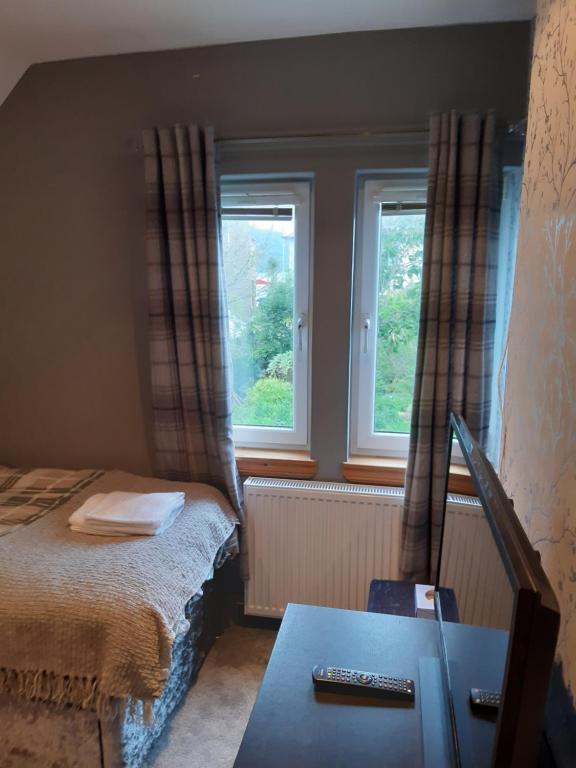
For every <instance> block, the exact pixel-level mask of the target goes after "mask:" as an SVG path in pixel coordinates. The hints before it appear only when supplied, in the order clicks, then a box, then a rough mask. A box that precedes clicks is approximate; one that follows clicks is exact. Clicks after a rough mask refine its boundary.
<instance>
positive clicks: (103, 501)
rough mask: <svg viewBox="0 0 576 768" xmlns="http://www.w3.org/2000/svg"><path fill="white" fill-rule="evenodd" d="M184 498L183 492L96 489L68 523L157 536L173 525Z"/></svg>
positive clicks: (81, 528) (99, 531) (103, 532)
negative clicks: (98, 491) (102, 490)
mask: <svg viewBox="0 0 576 768" xmlns="http://www.w3.org/2000/svg"><path fill="white" fill-rule="evenodd" d="M184 501H185V495H184V493H181V492H176V493H126V492H124V491H114V492H113V493H97V494H95V495H94V496H90V498H89V499H87V500H86V501H85V502H84V504H82V506H81V507H79V508H78V509H77V510H76V511H75V512H74V513H73V514H72V515H70V518H69V520H68V524H69V526H70V528H71V530H73V531H77V532H78V533H91V534H95V535H97V536H157V535H158V534H159V533H162V532H163V531H165V530H166V529H167V528H169V527H170V526H171V525H172V523H173V522H174V520H175V519H176V518H177V517H178V515H179V514H180V512H181V511H182V509H183V508H184Z"/></svg>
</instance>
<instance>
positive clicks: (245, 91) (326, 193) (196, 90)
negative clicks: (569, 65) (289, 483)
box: [0, 23, 530, 478]
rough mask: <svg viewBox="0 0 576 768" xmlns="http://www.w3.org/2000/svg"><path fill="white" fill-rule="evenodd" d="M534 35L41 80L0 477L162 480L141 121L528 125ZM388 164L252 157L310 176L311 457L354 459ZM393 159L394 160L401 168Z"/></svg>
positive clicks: (162, 59)
mask: <svg viewBox="0 0 576 768" xmlns="http://www.w3.org/2000/svg"><path fill="white" fill-rule="evenodd" d="M529 46H530V25H529V24H528V23H510V24H480V25H466V26H459V27H442V28H433V29H415V30H394V31H390V32H370V33H358V34H344V35H328V36H323V37H313V38H301V39H294V40H275V41H268V42H259V43H246V44H240V45H229V46H215V47H208V48H196V49H189V50H182V51H165V52H160V53H144V54H134V55H128V56H107V57H102V58H94V59H82V60H77V61H64V62H54V63H50V64H42V65H38V66H34V67H31V69H30V70H28V72H27V73H26V75H25V77H24V78H23V79H22V80H21V81H20V83H19V84H18V86H17V87H16V88H15V89H14V91H13V92H12V93H11V94H10V96H9V97H8V99H7V100H6V101H5V102H4V104H2V106H0V463H3V462H4V463H10V464H17V465H22V464H24V465H38V464H44V465H46V464H50V465H54V466H79V465H80V466H98V467H119V468H121V469H126V470H131V471H136V472H149V471H150V461H149V426H150V401H149V385H148V363H147V339H146V334H147V317H146V272H145V259H144V236H143V232H144V199H143V179H142V175H143V174H142V157H141V156H140V155H139V154H138V153H137V152H136V151H134V150H135V144H136V143H137V141H138V140H139V136H140V131H141V129H142V128H143V127H149V126H153V125H160V126H162V125H172V124H174V123H176V122H182V123H186V122H201V123H203V122H211V123H213V124H214V126H215V128H216V132H217V135H218V136H219V137H222V136H224V137H238V136H270V135H280V136H289V135H291V134H307V133H319V132H326V131H327V132H354V131H366V130H374V129H384V130H386V129H388V130H390V129H394V128H397V129H409V128H412V129H414V128H416V129H423V128H425V127H426V125H427V118H428V114H429V113H430V111H432V110H434V109H442V110H445V109H450V108H455V109H460V110H467V109H482V110H484V109H488V108H490V107H493V108H494V109H495V110H496V111H497V113H498V115H499V116H500V117H501V118H502V119H503V120H507V121H514V120H518V119H519V118H520V117H522V116H523V115H524V114H525V106H526V99H527V90H528V89H527V84H528V82H527V81H528V66H529ZM407 150H408V148H407V147H404V148H402V147H400V148H398V147H397V148H396V149H395V150H394V151H393V153H390V152H384V151H382V149H381V148H378V147H372V148H371V149H370V148H368V149H364V150H363V151H360V150H357V151H352V150H351V149H350V148H349V149H348V150H345V149H342V148H338V147H332V148H331V149H330V150H322V151H319V150H317V149H314V148H313V147H312V148H310V149H308V150H307V151H302V152H295V151H294V150H289V151H286V152H280V151H278V150H277V149H275V150H274V151H268V152H264V151H253V152H243V153H241V156H237V157H235V158H234V157H228V158H227V159H226V163H225V170H227V171H229V172H259V171H284V172H296V171H302V172H312V173H314V174H315V206H316V207H315V226H314V231H315V243H314V246H315V247H314V296H313V327H312V349H313V352H312V354H313V360H312V369H313V373H312V427H311V431H312V451H313V453H314V455H315V457H316V458H317V459H318V460H319V462H320V476H321V477H323V478H337V477H339V476H340V462H341V461H342V459H344V458H345V456H346V446H347V439H346V438H347V434H346V431H347V402H348V365H349V334H350V330H349V326H350V296H351V283H352V236H353V217H354V183H355V173H356V170H357V169H367V168H377V167H387V166H388V167H390V166H392V167H393V166H395V165H397V166H398V165H399V166H402V165H404V166H406V165H410V164H414V163H416V165H422V164H425V162H426V154H427V151H426V150H427V148H426V145H425V144H423V145H422V146H421V147H420V148H419V151H418V152H417V153H416V155H415V154H414V153H410V152H408V151H407ZM391 154H392V155H393V156H390V155H391Z"/></svg>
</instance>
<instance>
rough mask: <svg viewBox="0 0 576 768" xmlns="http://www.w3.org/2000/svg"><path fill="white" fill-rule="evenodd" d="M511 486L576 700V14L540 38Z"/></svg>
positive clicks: (510, 393)
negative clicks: (556, 604)
mask: <svg viewBox="0 0 576 768" xmlns="http://www.w3.org/2000/svg"><path fill="white" fill-rule="evenodd" d="M502 451H503V453H502V464H501V468H502V477H503V480H504V483H505V486H506V488H507V490H508V492H509V493H510V495H511V496H512V497H513V498H514V501H515V506H516V509H517V511H518V513H519V515H520V517H521V519H522V522H523V523H524V525H525V527H526V529H527V531H528V534H529V536H530V539H531V541H532V542H533V544H534V545H535V546H536V547H537V549H538V550H539V551H540V552H541V553H542V559H543V564H544V567H545V569H546V571H547V573H548V575H549V577H550V580H551V583H552V586H553V588H554V590H555V592H556V594H557V596H558V598H559V601H560V605H561V610H562V627H561V634H560V642H559V646H558V653H559V657H560V661H561V663H562V666H563V673H564V679H565V681H566V683H568V685H569V686H570V688H571V691H572V694H574V692H576V3H575V2H574V0H541V2H540V3H539V12H538V19H537V24H536V30H535V41H534V57H533V66H532V76H531V87H530V107H529V120H528V136H527V148H526V156H525V163H524V188H523V197H522V211H521V222H520V235H519V244H518V257H517V266H516V283H515V288H514V302H513V308H512V317H511V326H510V337H509V359H508V374H507V384H506V397H505V404H504V441H503V447H502Z"/></svg>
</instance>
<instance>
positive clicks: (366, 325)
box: [362, 315, 370, 355]
mask: <svg viewBox="0 0 576 768" xmlns="http://www.w3.org/2000/svg"><path fill="white" fill-rule="evenodd" d="M362 331H363V333H364V354H365V355H366V354H368V334H369V333H370V315H362Z"/></svg>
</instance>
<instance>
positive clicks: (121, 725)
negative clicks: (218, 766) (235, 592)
mask: <svg viewBox="0 0 576 768" xmlns="http://www.w3.org/2000/svg"><path fill="white" fill-rule="evenodd" d="M176 489H177V490H182V491H185V493H186V504H185V508H184V510H183V512H182V513H181V514H180V515H179V517H178V518H177V520H176V522H175V523H174V524H173V525H172V527H171V528H170V529H168V530H167V531H165V532H164V533H163V534H162V535H161V536H158V537H125V538H122V539H114V540H112V539H110V538H105V537H101V536H87V535H85V534H77V533H73V532H71V531H70V530H69V529H68V526H67V520H68V517H69V516H70V514H71V513H72V511H74V509H76V508H77V507H79V506H80V505H81V504H82V503H83V502H84V501H85V500H86V499H87V498H89V496H91V495H92V494H95V493H101V492H109V491H112V490H123V491H137V492H154V491H156V492H159V491H168V490H176ZM237 524H238V520H237V518H236V516H235V515H234V512H233V511H232V509H231V507H230V505H229V504H228V502H227V501H226V499H225V498H224V497H223V496H222V494H220V492H219V491H217V490H216V489H214V488H212V487H210V486H206V485H202V484H195V483H190V484H186V483H171V482H168V481H162V480H154V479H150V478H142V477H139V476H136V475H130V474H128V473H124V472H92V471H89V470H85V471H81V472H68V471H64V470H35V471H32V472H24V471H21V470H13V469H9V468H5V467H0V766H1V768H37V767H38V768H39V767H40V766H59V768H60V767H62V768H64V767H66V768H72V766H78V767H80V766H81V767H82V768H92V766H94V767H95V768H101V766H105V768H120V767H121V766H126V767H127V768H139V767H140V766H142V765H144V764H145V760H146V755H147V754H148V753H149V751H150V749H151V748H152V746H153V744H154V742H155V740H156V739H157V737H158V736H159V735H160V733H161V732H162V730H163V729H164V728H165V726H166V723H167V722H168V720H169V718H170V716H171V714H172V713H173V711H174V710H175V708H176V707H177V706H178V704H179V703H180V701H181V700H182V698H183V697H184V695H185V693H186V691H187V690H188V687H189V686H190V684H191V683H192V682H193V681H194V679H195V677H196V675H197V673H198V670H199V668H200V666H201V664H202V661H203V659H204V657H205V655H206V653H207V651H208V649H209V647H210V645H211V643H212V642H213V640H214V637H215V636H216V634H217V633H218V632H219V631H221V630H222V628H223V626H224V624H225V623H226V620H227V604H228V605H229V604H230V601H229V600H227V596H228V595H229V594H230V584H231V579H230V570H231V565H230V564H231V562H233V560H234V556H235V555H236V554H237V551H238V544H237V536H236V530H237Z"/></svg>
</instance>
